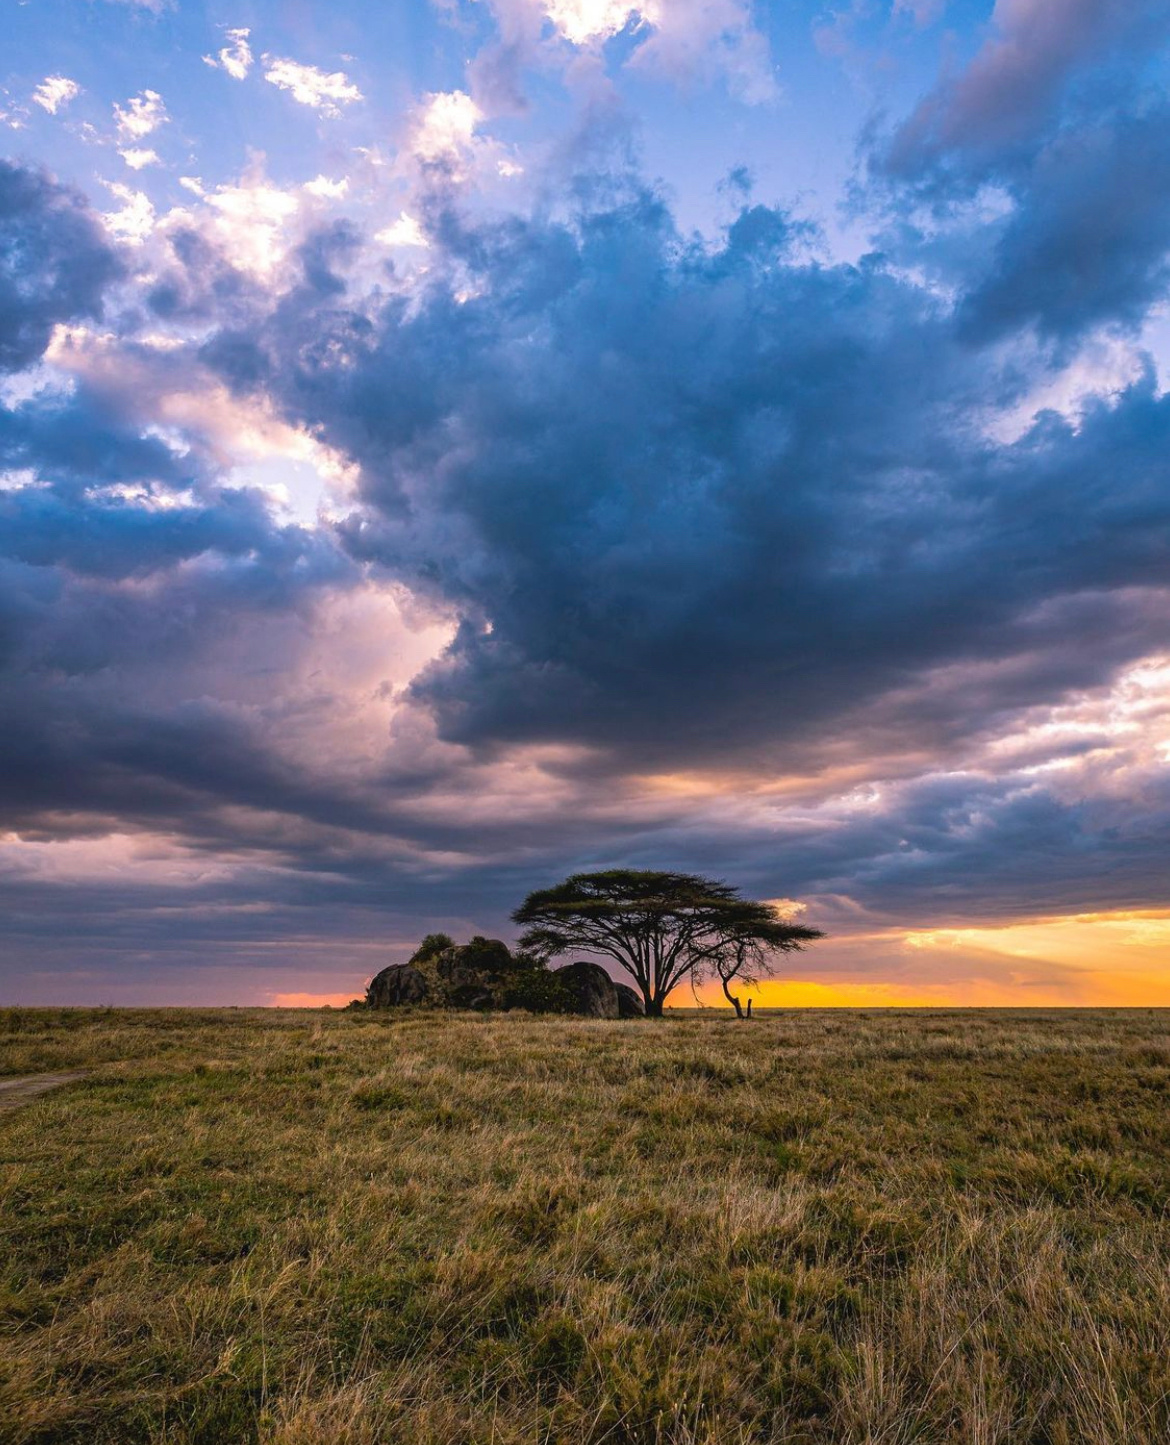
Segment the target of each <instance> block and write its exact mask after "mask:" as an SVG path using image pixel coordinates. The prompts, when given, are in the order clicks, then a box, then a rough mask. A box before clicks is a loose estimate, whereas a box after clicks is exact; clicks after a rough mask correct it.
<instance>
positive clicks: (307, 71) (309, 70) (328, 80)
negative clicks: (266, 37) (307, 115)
mask: <svg viewBox="0 0 1170 1445" xmlns="http://www.w3.org/2000/svg"><path fill="white" fill-rule="evenodd" d="M264 64H265V71H264V79H265V80H267V81H268V82H269V84H271V85H275V86H278V87H279V88H280V89H281V90H287V91H288V92H289V94H290V95H291V96H292V98H293V99H294V100H295V101H298V102H299V103H300V104H301V105H308V106H311V107H312V108H313V109H314V110H319V111H320V112H321V114H322V115H325V116H328V117H330V118H331V119H336V117H337V116H339V115H340V114H341V107H342V106H343V105H350V104H352V103H353V102H354V101H355V100H361V99H362V93H361V91H360V90H359V89H358V88H357V86H356V85H354V84H353V82H352V81H351V80H350V79H349V77H348V76H347V75H346V74H345V73H344V72H343V71H340V70H335V71H333V72H332V73H330V74H326V72H325V71H323V70H318V69H317V67H316V66H314V65H300V64H298V63H297V62H296V61H295V60H280V59H274V58H272V57H271V56H267V55H266V56H265V57H264Z"/></svg>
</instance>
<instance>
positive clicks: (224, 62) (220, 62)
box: [203, 26, 253, 80]
mask: <svg viewBox="0 0 1170 1445" xmlns="http://www.w3.org/2000/svg"><path fill="white" fill-rule="evenodd" d="M251 33H252V32H251V30H249V29H248V28H247V26H240V27H237V28H235V29H232V28H230V27H229V28H228V29H226V30H225V31H224V34H225V35H226V36H227V42H228V43H227V44H226V45H225V46H224V47H223V48H222V49H221V50H218V51H217V52H216V53H215V55H205V56H204V57H203V63H204V64H205V65H210V66H211V67H212V69H213V70H224V71H226V72H227V73H228V75H230V76H231V78H232V79H233V80H245V79H246V78H247V75H248V72H249V71H250V70H251V68H252V63H253V56H252V48H251V46H250V45H249V44H248V37H249V35H251Z"/></svg>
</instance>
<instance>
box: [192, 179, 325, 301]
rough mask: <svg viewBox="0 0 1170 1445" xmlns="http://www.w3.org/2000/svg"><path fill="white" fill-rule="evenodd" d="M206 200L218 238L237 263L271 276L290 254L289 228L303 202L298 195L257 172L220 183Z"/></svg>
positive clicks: (255, 271) (244, 267) (254, 271)
mask: <svg viewBox="0 0 1170 1445" xmlns="http://www.w3.org/2000/svg"><path fill="white" fill-rule="evenodd" d="M206 201H207V204H208V205H209V206H210V207H211V208H212V210H213V211H214V212H215V220H214V222H213V231H214V234H215V236H216V239H217V240H218V241H219V242H220V244H222V245H223V247H224V249H225V250H226V251H227V253H228V254H229V255H230V256H231V257H232V260H233V261H234V262H235V264H236V265H237V266H240V267H242V268H243V269H244V270H246V271H251V272H252V273H253V274H254V275H256V276H270V275H271V274H272V273H273V272H274V271H275V270H276V268H277V266H279V265H280V263H281V262H282V261H283V260H284V258H285V256H286V254H287V253H288V247H289V239H288V227H289V226H290V225H291V224H292V222H293V221H294V219H295V218H296V215H297V212H298V211H299V210H300V204H301V203H300V201H299V200H298V198H297V196H296V195H295V194H294V193H293V192H291V191H282V190H281V189H280V187H279V186H274V185H271V184H270V183H269V182H268V181H266V180H264V179H263V178H262V177H261V176H258V175H256V176H248V177H245V178H244V179H243V180H242V181H241V182H240V184H239V185H236V186H219V187H218V188H217V189H216V190H215V191H213V192H211V193H210V194H208V195H207V196H206Z"/></svg>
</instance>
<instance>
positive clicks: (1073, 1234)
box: [0, 1010, 1170, 1445]
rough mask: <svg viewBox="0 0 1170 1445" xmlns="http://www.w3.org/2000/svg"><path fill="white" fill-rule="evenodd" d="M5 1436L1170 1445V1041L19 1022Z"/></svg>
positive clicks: (919, 1018) (1135, 1017)
mask: <svg viewBox="0 0 1170 1445" xmlns="http://www.w3.org/2000/svg"><path fill="white" fill-rule="evenodd" d="M71 1068H90V1069H92V1070H93V1072H92V1073H91V1074H90V1076H89V1077H88V1078H87V1079H85V1080H84V1081H82V1082H80V1083H78V1084H74V1085H71V1086H70V1087H68V1088H67V1089H65V1090H62V1091H59V1092H57V1093H53V1094H48V1095H45V1096H43V1097H42V1098H40V1099H37V1100H35V1101H34V1102H33V1103H31V1104H29V1105H27V1106H26V1107H24V1108H22V1109H20V1110H17V1111H13V1112H11V1113H8V1114H5V1115H3V1116H0V1159H2V1175H0V1178H2V1186H0V1187H2V1191H3V1195H2V1197H3V1211H2V1231H3V1238H2V1240H0V1332H2V1333H0V1440H3V1441H4V1442H21V1445H25V1442H44V1445H47V1442H74V1441H76V1442H83V1441H84V1442H86V1445H102V1442H110V1445H113V1442H117V1445H133V1442H158V1445H161V1442H172V1445H179V1442H183V1445H192V1442H203V1445H224V1442H234V1441H253V1440H257V1441H264V1442H267V1445H294V1442H295V1445H321V1442H325V1445H329V1442H343V1441H344V1442H352V1445H375V1442H378V1445H397V1442H401V1445H408V1442H409V1445H472V1442H482V1445H488V1442H498V1445H505V1442H516V1445H519V1442H524V1445H552V1442H565V1445H569V1442H573V1445H578V1442H581V1445H585V1442H588V1445H601V1442H614V1445H617V1442H629V1445H633V1442H638V1445H642V1442H645V1445H651V1442H653V1445H723V1442H728V1445H746V1442H756V1441H762V1442H781V1441H783V1442H791V1445H795V1442H809V1445H819V1442H829V1441H844V1442H858V1445H860V1442H867V1445H879V1442H880V1445H901V1442H907V1445H909V1442H943V1441H948V1442H950V1441H953V1442H970V1445H1000V1442H1012V1445H1015V1442H1020V1445H1040V1442H1050V1445H1106V1442H1109V1445H1113V1442H1126V1445H1164V1442H1166V1441H1167V1440H1170V1363H1168V1362H1170V1216H1168V1211H1167V1205H1168V1202H1170V1108H1168V1104H1170V1017H1168V1016H1167V1014H1165V1013H1159V1012H1155V1011H1150V1012H1142V1011H1133V1012H1073V1013H1048V1014H1031V1013H1016V1014H1013V1013H943V1012H928V1013H853V1012H849V1013H843V1012H837V1013H829V1012H825V1013H788V1014H775V1015H770V1016H767V1015H766V1016H762V1017H761V1018H760V1019H759V1020H757V1021H756V1022H755V1023H751V1024H737V1023H735V1022H734V1021H731V1020H726V1019H724V1018H722V1017H718V1018H717V1017H712V1016H710V1015H708V1016H705V1017H685V1018H684V1017H675V1018H668V1019H667V1020H666V1021H664V1022H662V1023H657V1024H654V1023H630V1024H615V1023H605V1022H597V1023H594V1022H585V1021H573V1020H565V1019H543V1020H542V1019H531V1018H527V1017H518V1016H504V1017H494V1018H475V1017H464V1016H440V1015H435V1014H416V1015H413V1016H403V1017H378V1016H372V1015H368V1014H366V1015H363V1014H330V1013H327V1012H326V1013H297V1012H274V1011H232V1010H225V1011H222V1012H210V1011H209V1012H196V1011H179V1010H172V1011H158V1012H80V1011H79V1012H71V1013H62V1012H48V1011H31V1010H23V1011H12V1012H10V1013H7V1014H3V1013H0V1072H3V1073H6V1074H13V1073H21V1072H33V1071H39V1070H46V1071H47V1070H57V1069H71Z"/></svg>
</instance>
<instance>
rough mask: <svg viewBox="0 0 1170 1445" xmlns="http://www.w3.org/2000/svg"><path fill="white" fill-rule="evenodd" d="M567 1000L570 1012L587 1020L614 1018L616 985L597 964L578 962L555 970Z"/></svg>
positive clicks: (616, 1011) (616, 1010) (615, 1014)
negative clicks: (581, 1015)
mask: <svg viewBox="0 0 1170 1445" xmlns="http://www.w3.org/2000/svg"><path fill="white" fill-rule="evenodd" d="M556 977H557V978H558V979H560V981H561V983H562V984H563V985H564V988H565V992H566V994H567V995H568V998H569V1001H570V1003H569V1008H570V1012H572V1013H575V1014H583V1015H584V1016H585V1017H586V1018H591V1019H616V1018H617V1017H618V993H617V985H616V984H615V983H614V981H613V979H612V978H610V976H609V974H608V973H606V971H605V969H604V968H602V966H601V965H600V964H599V963H587V962H586V961H585V960H584V959H578V960H577V962H576V963H567V964H566V965H565V966H564V968H558V969H557V970H556Z"/></svg>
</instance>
